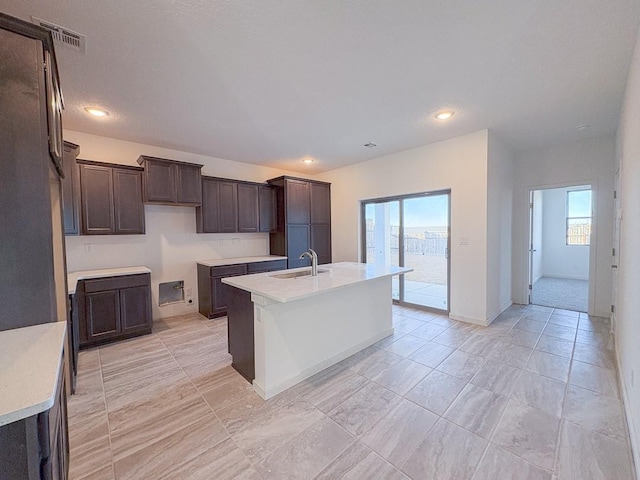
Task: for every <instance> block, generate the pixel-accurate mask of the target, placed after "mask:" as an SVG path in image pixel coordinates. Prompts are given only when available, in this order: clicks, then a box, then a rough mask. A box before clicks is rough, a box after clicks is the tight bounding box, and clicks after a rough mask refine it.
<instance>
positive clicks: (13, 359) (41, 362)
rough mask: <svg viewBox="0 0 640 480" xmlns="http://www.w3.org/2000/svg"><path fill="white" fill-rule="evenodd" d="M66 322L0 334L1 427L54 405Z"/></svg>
mask: <svg viewBox="0 0 640 480" xmlns="http://www.w3.org/2000/svg"><path fill="white" fill-rule="evenodd" d="M66 326H67V322H51V323H43V324H41V325H34V326H32V327H24V328H15V329H13V330H4V331H2V332H0V365H2V367H1V368H0V426H2V425H6V424H8V423H12V422H16V421H18V420H22V419H23V418H27V417H30V416H32V415H36V414H38V413H40V412H44V411H45V410H48V409H49V408H51V407H52V406H53V404H54V402H55V393H56V386H57V384H58V376H59V375H60V371H61V370H62V368H61V367H62V365H61V359H62V349H63V347H64V339H65V332H66Z"/></svg>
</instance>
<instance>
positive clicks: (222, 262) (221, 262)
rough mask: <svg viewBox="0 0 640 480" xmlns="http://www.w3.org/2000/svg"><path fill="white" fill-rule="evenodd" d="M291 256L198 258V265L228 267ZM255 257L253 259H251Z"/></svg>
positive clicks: (284, 258) (283, 258)
mask: <svg viewBox="0 0 640 480" xmlns="http://www.w3.org/2000/svg"><path fill="white" fill-rule="evenodd" d="M288 258H289V257H283V256H281V255H252V256H247V257H232V258H213V259H210V260H198V261H196V264H197V265H202V266H204V267H226V266H228V265H240V264H243V263H260V262H276V261H278V260H287V259H288ZM249 259H253V260H249Z"/></svg>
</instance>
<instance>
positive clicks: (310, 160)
mask: <svg viewBox="0 0 640 480" xmlns="http://www.w3.org/2000/svg"><path fill="white" fill-rule="evenodd" d="M302 161H303V162H304V163H313V158H311V157H307V158H305V159H304V160H302Z"/></svg>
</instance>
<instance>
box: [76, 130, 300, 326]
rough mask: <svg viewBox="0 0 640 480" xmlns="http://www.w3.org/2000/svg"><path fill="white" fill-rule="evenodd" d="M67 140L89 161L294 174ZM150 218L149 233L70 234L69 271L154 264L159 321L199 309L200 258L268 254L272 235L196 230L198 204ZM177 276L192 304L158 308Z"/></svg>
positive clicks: (252, 176)
mask: <svg viewBox="0 0 640 480" xmlns="http://www.w3.org/2000/svg"><path fill="white" fill-rule="evenodd" d="M64 138H65V140H67V141H70V142H73V143H76V144H78V145H80V155H79V157H78V158H83V159H87V160H97V161H102V162H110V163H119V164H125V165H137V163H136V160H137V158H138V157H139V156H140V155H141V154H145V155H152V156H158V157H163V158H170V159H174V160H182V161H185V162H193V163H199V164H203V165H204V167H203V169H202V173H203V174H205V175H214V176H219V177H225V178H234V179H239V180H250V181H258V182H262V181H264V180H267V179H269V178H273V177H277V176H279V175H284V174H289V175H292V174H293V173H292V172H284V171H281V170H276V169H272V168H267V167H260V166H256V165H251V164H247V163H240V162H232V161H229V160H223V159H217V158H212V157H205V156H202V155H195V154H190V153H185V152H179V151H175V150H169V149H165V148H160V147H154V146H150V145H143V144H138V143H132V142H125V141H122V140H115V139H112V138H106V137H99V136H95V135H89V134H85V133H79V132H74V131H65V132H64ZM295 175H296V176H300V174H295ZM145 217H146V218H145V220H146V234H145V235H106V236H102V235H87V236H67V237H66V247H67V271H69V272H73V271H78V270H90V269H95V268H111V267H126V266H134V265H145V266H147V267H149V268H150V269H151V271H152V273H151V284H152V285H151V286H152V304H153V317H154V319H158V318H164V317H170V316H173V315H180V314H184V313H188V312H194V311H197V299H198V296H197V279H196V261H198V260H206V259H213V258H229V257H240V256H251V255H268V254H269V234H267V233H244V234H243V233H234V234H196V233H195V232H196V222H195V208H194V207H172V206H163V205H145ZM86 245H90V247H85V246H86ZM87 250H90V251H87ZM172 280H184V282H185V289H188V288H192V289H193V296H194V303H193V305H191V306H189V305H187V304H175V305H168V306H164V307H158V283H161V282H167V281H172Z"/></svg>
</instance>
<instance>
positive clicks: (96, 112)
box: [84, 107, 109, 118]
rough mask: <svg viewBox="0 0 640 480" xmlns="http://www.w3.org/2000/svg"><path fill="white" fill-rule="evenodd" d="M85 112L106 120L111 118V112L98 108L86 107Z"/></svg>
mask: <svg viewBox="0 0 640 480" xmlns="http://www.w3.org/2000/svg"><path fill="white" fill-rule="evenodd" d="M84 111H85V112H87V113H88V114H89V115H93V116H94V117H99V118H104V117H108V116H109V112H107V111H106V110H103V109H101V108H98V107H84Z"/></svg>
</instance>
